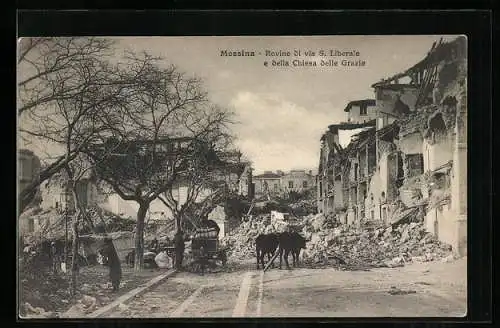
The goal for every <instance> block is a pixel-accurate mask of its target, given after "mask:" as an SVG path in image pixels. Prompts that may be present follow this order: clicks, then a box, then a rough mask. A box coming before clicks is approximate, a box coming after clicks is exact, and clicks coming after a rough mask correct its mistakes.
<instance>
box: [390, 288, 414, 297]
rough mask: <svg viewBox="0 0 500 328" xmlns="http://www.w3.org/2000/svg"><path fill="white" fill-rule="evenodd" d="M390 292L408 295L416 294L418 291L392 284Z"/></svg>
mask: <svg viewBox="0 0 500 328" xmlns="http://www.w3.org/2000/svg"><path fill="white" fill-rule="evenodd" d="M388 293H389V294H391V295H408V294H416V293H417V292H416V291H415V290H411V289H408V290H403V289H399V288H397V287H394V286H392V287H391V289H390V290H389V291H388Z"/></svg>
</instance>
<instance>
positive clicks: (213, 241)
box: [190, 237, 227, 271]
mask: <svg viewBox="0 0 500 328" xmlns="http://www.w3.org/2000/svg"><path fill="white" fill-rule="evenodd" d="M190 255H191V257H192V259H193V262H192V263H193V264H194V265H193V266H194V268H195V271H199V270H200V269H201V262H202V261H203V260H205V261H212V262H215V264H217V262H220V263H221V264H222V266H225V265H226V263H227V254H226V248H225V247H222V246H221V245H220V242H219V239H218V238H207V237H201V238H193V239H192V241H191V251H190Z"/></svg>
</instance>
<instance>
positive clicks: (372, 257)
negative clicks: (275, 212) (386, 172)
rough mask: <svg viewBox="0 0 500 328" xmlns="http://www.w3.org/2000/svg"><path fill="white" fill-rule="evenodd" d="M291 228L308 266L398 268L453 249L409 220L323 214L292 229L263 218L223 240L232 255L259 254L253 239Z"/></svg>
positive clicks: (289, 225)
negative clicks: (356, 220) (355, 221)
mask: <svg viewBox="0 0 500 328" xmlns="http://www.w3.org/2000/svg"><path fill="white" fill-rule="evenodd" d="M287 227H290V228H291V229H293V230H296V231H298V232H300V233H301V234H302V235H303V236H304V237H305V238H306V239H307V240H308V242H307V244H306V249H304V250H302V252H301V261H303V263H307V264H309V265H336V266H339V267H344V268H347V269H356V268H358V269H363V268H373V267H397V266H403V265H404V264H405V263H407V262H426V261H433V260H439V259H444V258H447V257H450V256H452V255H451V247H450V246H449V245H446V244H443V243H441V242H439V241H438V240H437V239H436V238H435V237H434V236H433V235H432V234H430V233H428V232H426V231H425V227H424V224H423V222H421V220H420V221H418V222H415V220H414V218H413V220H412V219H411V218H410V219H409V220H405V221H400V222H398V223H397V224H393V225H388V226H386V225H383V224H381V223H380V224H379V223H376V222H366V223H363V224H361V225H359V226H344V225H340V224H338V223H337V222H335V221H334V220H333V219H331V218H327V217H325V216H324V215H322V214H317V215H308V216H306V217H303V218H302V220H301V221H300V222H298V223H296V224H294V225H292V224H289V223H287V222H283V221H273V220H271V218H270V217H260V218H257V219H254V220H253V221H249V222H244V223H242V224H241V226H240V227H239V228H238V229H237V230H236V231H234V232H233V233H232V234H231V235H230V236H227V237H226V238H225V242H226V245H227V246H228V247H229V249H230V250H231V252H230V254H229V256H231V257H232V258H234V259H236V260H238V259H240V260H241V259H248V258H251V257H252V256H255V245H254V242H255V238H256V237H257V236H258V235H259V234H260V233H269V232H280V231H283V230H285V229H286V228H287Z"/></svg>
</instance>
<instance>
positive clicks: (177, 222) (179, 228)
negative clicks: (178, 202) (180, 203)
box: [175, 213, 182, 232]
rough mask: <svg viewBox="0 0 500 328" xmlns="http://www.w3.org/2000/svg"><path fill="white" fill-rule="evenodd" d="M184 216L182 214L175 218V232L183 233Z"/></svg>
mask: <svg viewBox="0 0 500 328" xmlns="http://www.w3.org/2000/svg"><path fill="white" fill-rule="evenodd" d="M181 224H182V214H181V213H178V214H177V215H176V216H175V228H176V229H175V231H176V232H180V231H182V226H181Z"/></svg>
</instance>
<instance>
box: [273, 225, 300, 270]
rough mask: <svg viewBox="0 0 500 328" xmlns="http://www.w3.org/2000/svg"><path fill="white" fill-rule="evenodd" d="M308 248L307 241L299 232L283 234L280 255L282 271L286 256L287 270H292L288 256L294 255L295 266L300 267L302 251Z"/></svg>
mask: <svg viewBox="0 0 500 328" xmlns="http://www.w3.org/2000/svg"><path fill="white" fill-rule="evenodd" d="M302 248H306V240H305V238H304V237H302V236H301V235H300V234H299V233H297V232H288V231H286V232H283V233H281V234H280V235H279V254H280V269H281V263H282V260H283V255H284V256H285V264H286V267H287V269H290V265H289V264H288V254H290V253H292V258H293V266H294V267H296V266H298V265H299V255H300V250H301V249H302Z"/></svg>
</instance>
